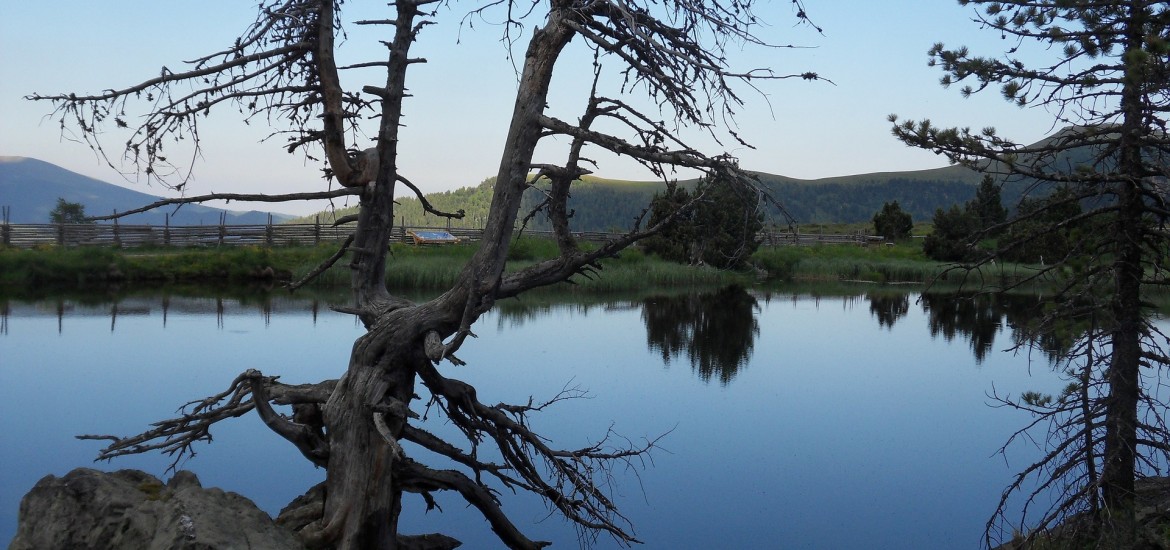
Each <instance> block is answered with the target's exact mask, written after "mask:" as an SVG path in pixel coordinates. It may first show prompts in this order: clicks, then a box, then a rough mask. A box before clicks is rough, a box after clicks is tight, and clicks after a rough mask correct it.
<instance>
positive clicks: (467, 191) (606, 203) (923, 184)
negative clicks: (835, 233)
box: [294, 166, 979, 231]
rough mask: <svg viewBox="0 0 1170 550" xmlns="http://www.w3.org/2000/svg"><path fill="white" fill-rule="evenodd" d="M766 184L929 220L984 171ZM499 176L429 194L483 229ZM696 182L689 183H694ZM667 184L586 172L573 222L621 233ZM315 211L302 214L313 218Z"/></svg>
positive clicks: (832, 216)
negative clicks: (890, 206) (886, 206)
mask: <svg viewBox="0 0 1170 550" xmlns="http://www.w3.org/2000/svg"><path fill="white" fill-rule="evenodd" d="M758 176H759V178H760V183H761V184H762V186H763V187H764V188H765V189H767V191H768V192H769V193H770V194H771V195H772V196H773V197H775V198H776V199H777V200H779V201H780V202H781V203H782V204H783V205H784V208H785V210H786V211H787V213H788V214H789V215H790V216H791V217H792V218H793V219H794V220H795V221H796V222H797V223H859V222H867V221H869V220H871V219H872V218H873V215H874V213H875V212H877V211H878V210H880V209H881V207H882V204H883V203H884V202H886V201H891V200H897V201H898V202H899V204H901V206H902V208H903V209H904V210H906V211H908V212H910V214H911V216H913V217H914V219H915V220H928V219H930V217H931V216H933V215H934V211H935V209H936V208H949V207H950V206H951V205H953V204H960V203H963V202H966V201H967V200H970V199H971V198H972V197H973V196H974V195H975V188H976V186H977V184H978V182H979V175H978V174H977V173H975V172H973V171H971V170H967V169H965V168H962V167H957V166H954V167H949V168H939V169H933V170H923V171H917V172H889V173H875V174H861V175H853V176H843V177H834V178H823V179H818V180H797V179H793V178H787V177H784V176H777V175H772V174H762V173H761V174H758ZM494 182H495V180H494V178H489V179H486V180H484V181H483V182H481V183H480V184H479V185H477V186H474V187H464V188H461V189H457V190H454V191H444V192H441V193H431V194H428V195H427V200H428V201H430V203H431V204H432V205H433V206H434V207H435V208H437V209H439V210H443V211H449V212H454V211H457V210H459V209H463V210H464V211H465V213H466V215H465V217H464V218H463V219H462V220H451V221H450V226H451V227H471V228H478V227H481V226H482V224H483V219H484V218H485V217H486V216H487V209H488V206H489V204H490V203H491V192H492V185H493V184H494ZM693 183H694V182H693V181H688V182H683V184H684V185H693ZM663 187H664V186H663V184H662V183H661V182H654V181H623V180H609V179H602V178H593V177H587V178H585V179H583V180H582V181H579V182H577V183H576V184H574V186H573V191H572V196H571V197H570V199H569V208H570V209H571V210H572V211H573V218H572V223H573V228H574V229H576V230H578V231H621V230H625V229H628V228H629V227H630V226H631V224H632V223H633V222H634V220H635V219H636V218H637V217H638V216H640V215H641V214H642V210H643V208H645V207H646V205H647V204H649V202H650V200H651V199H652V198H653V196H654V194H655V193H658V192H660V191H661V190H662V189H663ZM543 199H544V195H543V194H542V193H540V192H539V191H536V190H530V191H528V192H527V193H526V194H525V196H524V205H523V208H522V209H521V217H522V218H523V216H525V215H526V214H527V213H529V212H531V211H532V209H533V208H535V207H536V206H537V205H538V204H539V203H540V202H541V201H542V200H543ZM398 202H399V205H398V206H397V207H396V208H395V212H394V214H395V217H396V218H398V222H399V224H401V225H406V226H443V225H447V223H448V222H447V220H446V219H443V218H438V217H436V216H434V215H428V214H425V213H424V212H423V209H422V205H421V204H419V202H418V200H417V199H415V198H413V197H410V198H400V199H399V201H398ZM356 211H357V208H356V207H352V208H348V209H342V210H337V211H336V212H335V213H322V214H321V221H322V222H323V223H326V222H329V221H332V220H333V219H335V216H337V217H340V216H344V215H347V214H352V213H355V212H356ZM767 215H768V217H769V218H771V219H773V220H775V221H776V222H777V223H784V221H785V218H784V217H783V216H782V215H781V213H780V211H779V210H778V209H776V208H772V209H771V211H770V212H768V214H767ZM312 220H313V216H309V217H307V218H300V219H299V220H294V221H300V222H306V221H307V222H311V221H312ZM528 228H529V229H534V230H547V229H549V224H548V220H547V218H545V217H544V216H543V215H541V214H538V215H537V216H536V217H534V218H533V219H531V220H530V221H529V222H528Z"/></svg>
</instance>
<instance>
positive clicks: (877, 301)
mask: <svg viewBox="0 0 1170 550" xmlns="http://www.w3.org/2000/svg"><path fill="white" fill-rule="evenodd" d="M865 297H866V299H868V300H869V312H870V314H872V315H873V316H874V317H877V320H878V326H881V327H885V328H894V323H896V322H898V319H901V318H902V317H905V316H906V314H907V313H910V295H909V294H905V293H899V294H876V293H871V294H867V295H866V296H865Z"/></svg>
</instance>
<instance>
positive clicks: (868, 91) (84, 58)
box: [0, 0, 1053, 213]
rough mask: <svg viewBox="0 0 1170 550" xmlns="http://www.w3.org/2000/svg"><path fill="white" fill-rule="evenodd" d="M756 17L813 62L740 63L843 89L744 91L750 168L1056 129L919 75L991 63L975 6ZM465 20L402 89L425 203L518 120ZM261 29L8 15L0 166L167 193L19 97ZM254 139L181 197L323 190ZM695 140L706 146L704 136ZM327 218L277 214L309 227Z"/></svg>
mask: <svg viewBox="0 0 1170 550" xmlns="http://www.w3.org/2000/svg"><path fill="white" fill-rule="evenodd" d="M760 5H761V6H762V8H761V9H760V10H759V12H758V13H759V15H760V16H761V18H762V19H764V20H765V21H767V22H768V23H769V24H770V26H768V27H766V28H763V29H761V30H760V34H761V36H762V37H764V38H765V39H767V40H769V41H771V42H772V43H776V44H794V45H799V46H803V48H800V49H769V50H762V49H759V48H754V49H753V48H745V49H743V50H742V51H740V50H737V51H734V52H732V54H733V57H731V62H732V66H733V67H734V68H737V69H750V68H755V67H760V66H771V67H773V68H774V69H776V71H777V72H778V73H784V74H787V73H801V72H805V71H815V72H817V73H818V74H820V75H822V76H824V77H826V78H829V79H831V80H832V81H833V82H834V83H835V84H828V83H824V82H814V83H810V82H805V81H801V80H780V81H772V82H767V83H763V84H762V85H761V91H762V92H763V94H765V95H761V94H759V93H756V92H753V91H751V90H748V89H746V88H745V89H744V92H743V94H742V97H743V98H744V99H745V100H746V101H747V105H746V106H745V107H744V108H743V109H742V111H741V114H740V116H739V118H738V122H739V129H738V131H739V133H740V135H742V136H743V137H744V138H746V139H747V140H748V141H749V142H750V143H752V144H754V145H755V146H756V149H755V150H747V149H743V148H731V149H730V151H729V152H731V153H732V154H733V155H735V156H737V157H739V158H740V159H741V163H742V165H743V166H744V167H745V168H748V169H752V170H759V171H763V172H769V173H774V174H782V175H786V176H791V177H797V178H805V179H815V178H821V177H828V176H839V175H847V174H855V173H864V172H881V171H899V170H915V169H926V168H935V167H939V166H944V165H945V164H946V161H945V159H942V158H939V157H936V156H934V155H932V154H930V153H928V152H924V151H919V150H914V149H910V148H908V147H905V146H904V145H902V144H901V143H900V142H898V141H896V140H895V139H894V138H893V137H892V136H891V135H890V131H889V126H890V125H889V123H888V122H887V121H886V116H887V115H889V114H890V113H897V114H898V115H899V116H901V117H902V118H904V119H905V118H912V119H920V118H930V119H932V120H933V121H934V122H935V123H936V124H939V125H944V126H970V127H973V128H982V127H985V126H995V127H997V128H998V129H999V130H1000V134H1001V135H1003V136H1005V137H1010V138H1014V139H1017V140H1019V141H1023V142H1031V141H1035V140H1037V139H1040V138H1041V137H1043V136H1044V135H1046V134H1048V133H1050V132H1051V131H1052V130H1053V128H1052V117H1051V115H1050V114H1048V113H1046V112H1045V111H1044V110H1043V109H1036V108H1029V109H1020V108H1018V107H1015V106H1013V105H1011V104H1009V103H1007V102H1005V101H1003V100H1002V99H1000V97H999V96H998V93H997V92H995V91H993V90H989V91H988V92H985V93H984V94H983V95H978V96H976V97H973V98H970V99H963V98H961V97H960V95H959V92H958V90H957V88H952V89H944V88H942V87H941V86H939V85H938V79H939V77H940V76H941V73H940V72H939V71H938V70H937V69H934V68H930V67H927V66H926V61H927V57H926V51H927V50H928V49H929V48H930V46H931V45H932V44H933V43H935V42H938V41H942V42H945V43H946V44H948V45H955V46H958V45H968V46H970V47H971V48H972V50H973V51H975V52H976V53H980V54H985V55H998V54H1000V53H1001V52H1002V51H1003V49H1004V48H1005V45H1006V44H1005V43H1004V42H1003V41H1001V40H1000V38H999V36H998V35H997V34H996V33H994V32H988V31H981V30H979V29H978V27H977V25H976V24H975V23H972V22H971V18H972V16H973V12H972V11H971V8H966V7H961V6H959V5H958V3H957V2H955V1H951V0H885V1H882V2H874V1H870V0H866V1H840V0H837V1H832V0H806V7H807V9H808V12H809V14H810V15H811V16H812V17H813V19H814V21H815V22H816V23H817V24H818V25H820V26H821V27H822V28H823V29H824V35H818V34H817V33H816V32H815V31H814V30H813V29H811V28H809V27H806V26H795V25H794V24H793V17H792V11H791V10H792V8H791V4H790V3H789V2H782V1H775V2H770V3H761V4H760ZM384 6H385V2H380V1H379V2H366V1H359V0H350V2H347V3H346V5H345V8H344V9H346V10H347V11H346V12H345V13H346V14H349V15H343V16H344V17H345V18H346V19H347V20H352V19H353V18H354V15H360V16H361V17H370V18H374V17H380V16H381V14H380V13H379V10H382V9H385V8H384ZM470 6H471V4H460V3H454V4H451V5H449V6H448V7H444V8H440V15H441V19H440V21H441V24H439V25H434V26H431V27H428V28H427V29H426V30H424V34H423V36H422V38H421V39H420V41H419V43H418V44H417V45H416V46H415V49H414V50H413V52H412V53H414V54H415V55H417V56H419V57H425V58H427V60H428V63H426V64H420V65H416V66H414V67H412V72H411V73H410V75H409V78H410V79H411V80H410V89H411V92H412V93H413V94H414V97H413V98H411V99H409V100H408V102H407V104H406V113H407V118H406V124H407V127H406V128H405V129H404V136H403V145H402V147H403V160H402V162H401V163H400V166H402V167H403V171H404V174H405V175H406V176H407V177H408V178H410V179H411V180H412V181H414V182H415V183H416V184H419V185H420V186H421V187H422V188H423V189H424V190H425V191H428V192H429V191H441V190H447V189H454V188H457V187H463V186H468V185H475V184H477V183H479V182H480V181H482V180H483V179H484V178H486V177H488V176H491V175H494V174H495V172H496V166H497V164H498V162H499V153H500V151H501V149H502V140H503V134H504V131H505V129H506V126H507V119H508V116H509V114H510V108H511V103H512V100H511V94H512V93H513V91H514V89H515V83H516V77H515V73H514V72H513V69H512V64H511V62H510V61H509V60H508V59H507V55H506V51H505V47H504V45H503V44H501V43H500V42H499V40H498V38H499V32H500V29H499V27H498V26H494V25H493V24H492V22H491V21H480V22H478V23H477V24H476V25H475V28H474V29H468V28H466V27H464V28H462V29H460V28H459V27H458V20H459V19H460V16H462V15H463V13H464V12H465V11H466V10H468V9H469V7H470ZM253 15H254V14H253V2H243V1H239V0H202V1H198V2H196V1H187V0H181V1H180V0H171V1H167V2H159V1H157V0H118V1H114V2H94V1H92V0H53V1H45V2H27V1H23V0H0V155H6V156H11V155H15V156H26V157H34V158H38V159H41V160H45V161H48V162H51V163H54V164H57V165H60V166H63V167H65V168H67V169H69V170H73V171H75V172H79V173H82V174H85V175H88V176H93V177H96V178H99V179H102V180H105V181H110V182H113V183H118V184H121V185H124V186H127V187H132V188H134V189H137V190H140V191H144V192H148V193H152V194H160V195H163V194H168V190H167V189H165V188H164V187H162V186H159V185H158V184H154V185H148V184H147V183H146V181H145V179H144V178H135V177H134V176H133V175H131V176H129V177H126V178H124V177H123V176H121V175H119V174H118V173H117V172H115V171H114V170H112V169H110V168H109V167H108V166H106V165H105V164H104V163H102V162H101V161H100V160H99V159H98V158H96V157H95V155H94V154H93V153H92V152H90V150H89V149H88V148H87V147H86V146H85V145H83V144H79V143H76V142H73V141H69V140H68V139H63V138H62V136H61V133H60V131H59V129H58V127H57V125H56V124H55V122H54V121H53V120H50V119H47V118H45V116H46V115H47V114H48V113H49V111H50V108H49V105H48V104H42V103H33V102H29V101H25V100H23V99H22V97H23V96H25V95H27V94H30V93H34V92H37V93H57V92H78V93H81V92H95V91H98V90H102V89H106V88H117V87H122V86H127V85H130V84H134V83H137V82H139V81H142V80H145V79H147V78H150V77H152V76H155V75H157V74H158V72H159V69H160V67H162V66H163V65H167V66H168V67H170V68H171V69H174V70H179V67H180V66H181V65H182V63H181V60H184V59H190V58H193V57H196V56H198V55H200V54H205V53H209V52H211V51H215V49H217V48H220V47H222V46H224V45H227V44H230V43H231V40H232V39H233V38H234V37H235V36H236V35H238V34H239V32H240V31H242V30H243V29H244V28H245V27H246V26H247V25H248V24H249V23H250V22H251V21H252V19H253ZM530 27H531V25H530ZM348 29H349V31H350V33H349V37H348V40H347V42H346V43H345V44H344V45H343V46H342V48H343V49H342V50H341V56H342V59H343V61H345V60H346V59H348V60H350V61H365V60H371V59H375V58H376V57H377V56H378V55H380V51H379V49H378V48H380V46H379V45H378V44H377V43H376V40H377V39H378V38H379V37H378V36H376V35H374V34H371V31H370V30H368V28H355V27H353V26H349V27H348ZM1039 54H1040V55H1042V54H1043V50H1039ZM589 77H590V69H589V65H588V57H586V56H580V55H578V56H573V57H570V58H569V63H568V64H566V65H565V66H564V67H563V68H562V71H561V73H559V74H558V77H557V80H556V82H554V93H553V96H552V97H553V98H552V101H551V108H552V109H553V113H554V114H555V115H557V116H561V117H563V118H565V119H567V120H573V119H575V113H578V112H579V105H580V101H579V100H580V97H582V95H581V93H582V90H584V89H586V88H587V87H588V85H589ZM348 78H349V80H348V82H351V83H353V84H354V85H355V87H360V85H361V84H368V83H377V82H378V79H377V75H376V74H372V73H359V74H354V75H350V76H349V77H348ZM258 126H259V125H256V124H253V125H251V126H245V125H243V124H240V123H239V122H238V116H237V115H236V113H235V112H234V111H232V110H229V109H222V110H220V111H219V112H218V113H213V115H212V117H211V118H210V119H209V120H208V121H207V122H206V123H205V124H204V125H203V130H204V135H203V137H204V151H203V155H202V157H200V158H196V159H194V161H193V163H192V166H193V170H194V179H193V181H192V182H191V183H190V184H189V185H188V188H187V192H188V193H195V194H202V193H207V192H212V191H217V192H226V191H232V192H249V193H260V192H269V193H275V192H282V191H288V192H294V191H295V192H299V191H308V190H315V189H321V188H323V186H324V184H323V182H322V180H321V179H320V178H319V173H318V171H317V165H315V164H313V163H307V162H305V161H304V160H303V159H302V158H300V157H295V156H291V155H288V154H287V153H285V152H284V151H283V150H282V148H281V147H280V142H279V141H273V142H269V143H259V141H260V139H262V138H263V137H264V136H265V135H266V134H267V133H268V132H267V131H266V129H264V128H260V127H258ZM118 142H119V140H117V139H112V140H111V144H113V143H118ZM695 143H696V144H699V145H707V144H706V142H704V141H702V140H698V139H696V140H695ZM359 145H362V146H363V147H364V146H369V143H368V142H367V143H363V144H359ZM730 145H731V144H729V147H730ZM111 146H112V145H111ZM554 150H555V144H553V145H552V146H551V147H546V148H545V149H542V150H541V151H538V158H537V159H536V162H553V161H557V160H559V159H558V158H557V157H555V156H550V155H552V153H554V152H555V151H554ZM706 151H707V152H710V153H719V152H723V149H722V148H719V147H717V146H712V147H709V148H708V149H706ZM594 156H596V157H597V158H598V159H599V160H600V162H601V164H600V166H599V168H598V169H597V170H596V173H597V174H598V175H600V176H604V177H612V178H629V179H649V175H648V174H647V173H645V172H644V171H642V170H640V169H639V168H638V167H637V166H636V165H632V164H630V163H627V162H622V161H621V160H620V159H612V158H606V157H602V156H599V155H594ZM2 202H3V197H0V203H2ZM232 207H233V208H241V207H240V206H239V205H233V206H232ZM319 207H320V205H312V206H299V207H297V206H291V205H290V206H283V207H282V206H274V207H272V208H273V209H276V210H280V211H287V212H294V213H300V212H307V211H310V210H316V209H318V208H319ZM265 208H268V207H267V206H266V207H265Z"/></svg>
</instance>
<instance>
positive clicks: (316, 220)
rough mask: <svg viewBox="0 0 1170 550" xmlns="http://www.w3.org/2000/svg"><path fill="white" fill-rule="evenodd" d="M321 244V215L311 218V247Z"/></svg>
mask: <svg viewBox="0 0 1170 550" xmlns="http://www.w3.org/2000/svg"><path fill="white" fill-rule="evenodd" d="M320 244H321V215H320V214H317V215H316V216H313V246H317V245H320Z"/></svg>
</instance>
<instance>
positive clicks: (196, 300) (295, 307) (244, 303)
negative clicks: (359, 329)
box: [0, 288, 346, 335]
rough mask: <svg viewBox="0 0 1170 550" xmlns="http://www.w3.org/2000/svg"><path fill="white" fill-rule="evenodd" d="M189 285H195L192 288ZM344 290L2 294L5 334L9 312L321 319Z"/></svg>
mask: <svg viewBox="0 0 1170 550" xmlns="http://www.w3.org/2000/svg"><path fill="white" fill-rule="evenodd" d="M187 290H190V289H187ZM345 300H346V297H345V296H344V295H336V294H335V293H321V294H307V293H306V294H302V295H289V294H287V293H284V292H275V291H274V292H271V293H269V292H263V291H256V290H255V289H245V290H242V291H238V292H217V291H216V289H212V288H197V289H194V291H191V292H182V293H171V292H147V293H126V294H122V293H76V292H75V293H69V294H61V295H57V296H54V297H40V298H36V299H31V300H22V299H14V298H9V297H0V335H7V334H8V331H9V318H10V317H15V318H21V317H44V316H53V317H55V318H56V320H57V333H58V334H62V333H64V332H65V330H66V325H67V319H69V318H72V317H108V318H109V320H110V332H114V331H116V330H117V329H118V321H120V320H123V319H125V318H127V317H151V316H157V318H158V319H159V321H160V322H161V324H162V326H163V328H166V326H167V323H168V321H170V318H171V316H173V315H211V314H214V315H215V319H216V325H217V326H218V327H220V328H223V320H224V317H225V316H228V315H238V314H242V313H255V314H258V315H260V316H261V318H263V319H264V325H265V326H266V327H267V326H268V325H269V323H270V322H271V319H272V316H273V315H274V314H286V313H300V312H304V311H308V312H311V313H312V319H313V321H314V322H316V321H317V315H318V313H319V312H320V311H321V309H323V308H325V309H328V308H329V307H331V306H334V305H338V304H343V303H345Z"/></svg>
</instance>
